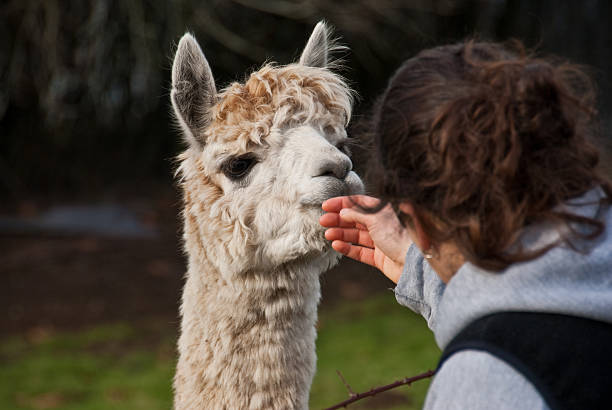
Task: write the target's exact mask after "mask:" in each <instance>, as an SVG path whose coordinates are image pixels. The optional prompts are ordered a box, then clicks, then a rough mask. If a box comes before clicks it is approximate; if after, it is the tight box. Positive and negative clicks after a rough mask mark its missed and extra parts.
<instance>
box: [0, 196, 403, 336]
mask: <svg viewBox="0 0 612 410" xmlns="http://www.w3.org/2000/svg"><path fill="white" fill-rule="evenodd" d="M120 200H121V201H122V203H123V204H125V205H126V206H128V207H129V208H130V209H133V210H134V211H135V213H136V214H137V215H138V216H139V218H140V219H141V220H142V221H143V223H144V224H146V225H147V226H151V227H153V228H155V229H156V230H157V231H158V233H159V234H158V235H157V236H156V237H153V238H136V239H134V238H111V237H103V236H96V235H91V234H78V235H74V234H73V235H65V234H49V233H37V234H34V233H27V234H24V233H14V232H13V233H7V232H4V233H2V232H0V277H1V278H2V282H3V284H4V286H2V289H1V290H0V311H2V312H5V314H4V315H1V316H0V334H2V335H6V334H14V333H23V332H26V333H27V332H34V333H36V332H39V331H45V330H53V331H57V330H70V329H76V328H81V327H84V326H90V325H95V324H98V323H107V322H114V321H128V322H133V321H141V320H147V321H149V320H152V319H153V320H164V321H168V323H169V324H171V325H174V326H176V325H177V324H178V315H177V312H178V305H179V300H180V294H181V288H182V283H183V274H184V271H185V258H184V256H183V254H182V251H181V243H180V223H179V219H178V216H177V215H178V213H179V208H180V201H179V199H178V196H177V193H176V191H174V190H172V189H167V188H165V189H161V190H159V191H158V192H156V194H155V196H154V197H150V198H142V197H141V198H137V199H130V198H120ZM32 207H33V206H32V204H31V202H28V203H25V204H16V205H15V206H14V207H13V208H12V209H13V210H14V211H15V210H16V211H15V212H17V213H29V212H30V213H31V212H33V211H32V210H31V208H32ZM35 208H36V209H40V208H43V206H41V205H40V204H36V206H35ZM322 285H323V300H322V304H323V307H325V306H326V305H330V304H333V303H334V302H335V301H338V300H352V301H356V302H357V301H359V300H361V299H363V298H365V297H367V296H368V295H370V294H372V293H374V292H380V291H384V290H386V289H388V288H390V287H392V285H393V284H392V283H391V282H390V281H388V280H387V279H385V278H384V277H383V276H382V275H380V274H378V273H376V272H375V271H373V270H371V269H369V268H367V267H364V266H361V265H360V264H357V263H356V262H351V261H348V260H344V261H343V262H341V264H340V265H338V266H337V267H336V268H334V269H333V270H332V271H330V272H328V273H327V274H325V275H324V276H323V278H322Z"/></svg>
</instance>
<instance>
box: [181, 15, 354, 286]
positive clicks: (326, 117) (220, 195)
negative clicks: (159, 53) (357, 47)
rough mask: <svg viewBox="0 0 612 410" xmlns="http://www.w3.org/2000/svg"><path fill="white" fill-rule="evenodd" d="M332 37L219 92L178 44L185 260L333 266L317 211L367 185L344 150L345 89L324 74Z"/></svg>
mask: <svg viewBox="0 0 612 410" xmlns="http://www.w3.org/2000/svg"><path fill="white" fill-rule="evenodd" d="M328 38H329V35H328V30H327V28H326V26H325V25H324V24H323V23H319V24H318V25H317V26H316V28H315V30H314V31H313V34H312V35H311V37H310V40H309V41H308V43H307V45H306V48H305V49H304V51H303V53H302V55H301V57H300V60H299V62H298V63H294V64H289V65H286V66H276V65H271V64H267V65H265V66H263V67H262V68H261V69H260V70H258V71H256V72H254V73H252V74H251V75H250V76H249V78H248V79H247V80H246V82H245V83H233V84H231V85H229V86H228V87H227V88H225V89H224V90H222V91H220V92H217V90H216V86H215V82H214V79H213V76H212V73H211V70H210V67H209V65H208V62H207V60H206V58H205V57H204V54H203V53H202V50H201V49H200V46H199V45H198V43H197V42H196V40H195V39H194V38H193V37H192V36H191V35H190V34H185V35H184V36H183V38H182V39H181V40H180V42H179V45H178V49H177V52H176V56H175V58H174V64H173V67H172V91H171V99H172V106H173V108H174V112H175V115H176V119H177V122H178V123H179V124H180V126H181V129H182V132H183V134H184V137H185V140H186V142H187V143H188V149H187V150H186V151H185V152H184V153H183V154H181V157H180V160H181V165H180V168H179V174H180V176H181V181H182V185H183V189H184V196H185V215H184V217H185V219H186V221H185V222H186V224H185V239H186V244H187V249H188V251H189V254H190V256H193V255H192V254H197V255H198V256H199V257H206V258H207V259H208V260H209V261H212V263H215V264H217V265H218V266H217V268H218V269H219V270H220V271H221V272H224V273H228V274H235V273H239V272H241V271H244V270H245V269H253V268H258V267H262V268H263V267H266V266H270V265H271V266H274V265H279V264H282V263H285V262H289V261H291V260H295V259H299V258H304V257H309V256H312V255H314V256H316V255H321V254H323V253H324V254H327V255H328V256H329V258H330V261H331V260H332V259H335V256H332V254H333V252H330V247H329V245H328V243H327V242H326V241H325V239H324V237H323V229H322V228H321V227H320V225H319V224H318V218H319V216H320V215H321V203H322V202H323V201H324V200H326V199H328V198H330V197H333V196H338V195H347V194H354V193H359V192H361V191H362V190H363V185H362V183H361V180H360V179H359V177H358V176H357V175H356V174H355V173H354V172H353V171H352V167H353V165H352V163H351V160H350V158H349V155H348V151H347V149H346V142H347V135H346V131H345V127H346V125H347V123H348V120H349V118H350V115H351V104H352V98H351V91H350V89H349V88H348V87H347V85H346V84H345V82H344V81H343V80H342V78H341V77H339V76H338V75H336V74H334V73H333V72H332V71H330V70H329V69H328V68H327V65H328V53H329V50H330V43H329V40H328Z"/></svg>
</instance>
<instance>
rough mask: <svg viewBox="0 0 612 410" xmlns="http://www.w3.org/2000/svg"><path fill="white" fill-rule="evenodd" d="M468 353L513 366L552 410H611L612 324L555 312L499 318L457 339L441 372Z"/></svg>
mask: <svg viewBox="0 0 612 410" xmlns="http://www.w3.org/2000/svg"><path fill="white" fill-rule="evenodd" d="M466 349H470V350H481V351H485V352H487V353H490V354H492V355H493V356H495V357H497V358H499V359H501V360H503V361H504V362H506V363H507V364H509V365H510V366H512V367H513V368H514V369H515V370H516V371H518V372H519V373H521V374H522V375H523V376H524V377H525V378H526V379H527V380H529V381H530V382H531V383H532V384H533V385H534V386H535V388H536V389H537V390H538V392H539V393H540V395H541V396H542V397H543V399H544V400H545V401H546V404H547V405H548V406H549V407H550V408H551V409H552V410H558V409H572V410H573V409H580V410H582V409H588V410H594V409H602V410H603V409H605V410H611V409H612V324H609V323H604V322H600V321H596V320H591V319H585V318H579V317H574V316H567V315H561V314H551V313H528V312H503V313H495V314H492V315H488V316H485V317H483V318H480V319H478V320H476V321H474V322H472V323H471V324H469V325H468V326H467V327H466V328H464V329H463V330H462V331H461V332H460V333H459V334H458V335H457V336H455V338H454V339H453V340H452V341H451V342H450V343H449V344H448V346H446V349H444V352H442V357H441V358H440V362H439V363H438V370H439V369H440V368H441V367H442V366H443V365H444V362H445V361H446V360H447V359H448V358H449V357H450V356H452V355H453V354H454V353H456V352H458V351H461V350H466Z"/></svg>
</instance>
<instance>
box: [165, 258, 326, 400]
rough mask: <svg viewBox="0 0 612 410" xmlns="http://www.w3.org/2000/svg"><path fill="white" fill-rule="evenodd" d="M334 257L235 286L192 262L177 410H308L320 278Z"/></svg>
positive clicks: (251, 275)
mask: <svg viewBox="0 0 612 410" xmlns="http://www.w3.org/2000/svg"><path fill="white" fill-rule="evenodd" d="M329 259H330V255H329V254H326V255H324V256H323V257H321V256H319V257H317V258H311V259H309V260H303V261H301V262H294V263H289V264H285V265H283V266H281V267H278V268H277V269H275V270H274V271H269V272H263V271H252V272H246V273H244V274H242V275H240V276H239V277H237V278H236V280H234V281H232V282H231V283H229V282H227V281H224V280H222V279H221V276H220V275H219V274H218V272H215V271H214V268H212V266H213V265H212V264H205V265H204V266H202V265H198V266H197V267H196V266H194V265H195V264H191V263H190V269H189V272H188V274H187V283H186V285H185V289H184V294H183V305H182V315H183V317H182V334H181V338H180V340H179V353H180V357H179V363H178V366H177V375H176V379H175V389H176V403H175V406H176V408H177V409H182V408H224V407H225V408H251V409H259V408H262V409H263V408H268V409H269V408H298V409H300V408H307V404H308V393H309V389H310V384H311V382H312V377H313V375H314V370H315V360H316V356H315V337H316V332H315V322H316V319H317V304H318V301H319V298H320V285H319V274H320V273H321V272H323V271H324V270H326V269H327V268H328V267H329V264H330V262H329Z"/></svg>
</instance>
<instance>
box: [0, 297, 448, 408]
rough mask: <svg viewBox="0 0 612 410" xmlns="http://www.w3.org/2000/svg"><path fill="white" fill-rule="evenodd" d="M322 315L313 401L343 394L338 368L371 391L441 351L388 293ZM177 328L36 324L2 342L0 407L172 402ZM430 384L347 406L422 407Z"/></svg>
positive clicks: (430, 363) (323, 402)
mask: <svg viewBox="0 0 612 410" xmlns="http://www.w3.org/2000/svg"><path fill="white" fill-rule="evenodd" d="M319 316H320V323H319V330H318V333H319V336H318V340H317V355H318V360H317V368H318V370H317V374H316V376H315V380H314V382H313V386H312V389H311V400H310V401H311V403H310V407H311V408H314V409H317V408H324V407H329V406H331V405H332V404H335V403H338V402H340V401H342V400H344V399H346V398H347V392H346V388H345V386H344V385H343V384H342V382H341V381H340V379H339V378H338V376H337V374H336V369H339V370H341V371H342V373H343V375H344V377H345V378H346V380H347V381H348V382H349V383H350V384H351V386H352V388H353V390H355V391H365V390H369V389H370V388H371V387H374V386H380V385H384V384H388V383H391V382H393V381H395V380H397V379H400V378H404V377H406V376H413V375H415V374H418V373H422V372H424V371H426V370H428V369H430V368H433V367H434V366H435V365H436V361H437V358H438V355H439V352H440V351H439V350H438V348H437V347H436V345H435V343H434V340H433V336H432V334H431V332H430V331H429V329H427V326H426V324H425V322H424V320H423V319H422V318H421V317H420V316H417V315H415V314H413V313H411V312H410V311H408V310H407V309H406V308H403V307H401V306H399V305H398V304H397V303H396V302H395V299H394V298H393V295H392V294H385V295H379V296H376V297H373V298H371V299H369V300H365V301H363V302H360V303H355V302H344V303H343V304H339V305H337V306H335V307H333V308H328V309H323V310H322V311H321V312H320V315H319ZM174 333H175V329H174V327H173V326H168V324H167V323H163V322H161V323H159V322H158V323H148V324H147V323H139V324H130V325H127V324H115V325H103V326H97V327H94V328H91V329H89V330H81V331H77V332H71V333H58V334H55V333H52V332H49V331H44V330H43V329H38V330H33V331H31V332H30V333H29V334H28V335H25V336H14V337H12V338H10V339H4V340H1V341H0V380H2V383H0V408H2V409H15V410H19V409H24V410H25V409H43V408H44V409H64V410H76V409H79V410H94V409H109V408H112V409H117V410H120V409H130V410H137V409H147V410H154V409H168V408H170V407H171V402H172V391H171V381H172V375H173V373H174V364H175V349H174V344H175V340H174V338H175V334H174ZM428 385H429V382H428V381H427V380H425V381H419V382H417V383H415V384H414V385H413V386H410V387H408V386H403V387H400V388H397V389H394V390H392V391H391V393H385V394H382V395H380V396H377V397H376V398H374V399H366V400H364V401H362V402H361V403H360V404H359V405H355V406H351V407H355V408H357V409H358V408H373V406H372V402H371V400H380V401H379V404H381V405H382V403H385V406H384V408H388V409H392V408H402V409H417V408H421V407H422V403H423V400H424V397H425V392H426V390H427V387H428ZM394 403H395V404H394ZM381 407H382V406H381Z"/></svg>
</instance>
